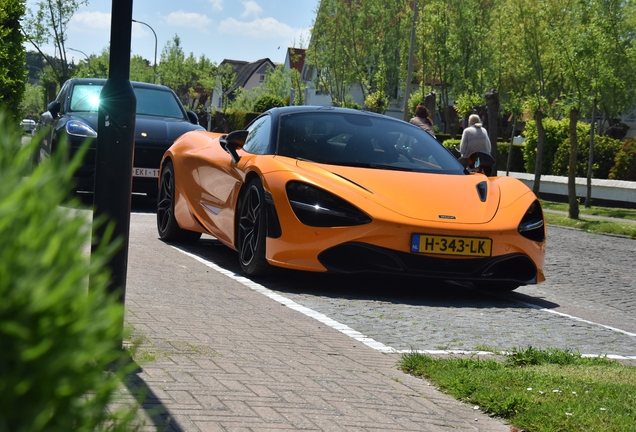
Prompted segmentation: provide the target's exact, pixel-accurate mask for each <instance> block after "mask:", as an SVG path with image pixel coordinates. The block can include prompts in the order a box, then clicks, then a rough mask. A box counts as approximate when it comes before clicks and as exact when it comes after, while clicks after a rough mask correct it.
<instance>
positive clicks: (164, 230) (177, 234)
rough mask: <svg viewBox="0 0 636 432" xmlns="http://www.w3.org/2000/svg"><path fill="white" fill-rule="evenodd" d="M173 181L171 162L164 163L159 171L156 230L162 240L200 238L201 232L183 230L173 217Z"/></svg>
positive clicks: (186, 241)
mask: <svg viewBox="0 0 636 432" xmlns="http://www.w3.org/2000/svg"><path fill="white" fill-rule="evenodd" d="M174 201H175V183H174V167H173V166H172V162H170V161H168V162H166V163H165V165H164V167H163V170H162V171H161V181H160V184H159V198H158V199H157V231H159V237H160V238H161V240H163V241H167V242H173V243H190V242H195V241H197V240H199V238H201V233H198V232H194V231H188V230H184V229H182V228H181V227H180V226H179V223H178V222H177V220H176V219H175V217H174Z"/></svg>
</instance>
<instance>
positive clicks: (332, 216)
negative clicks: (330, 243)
mask: <svg viewBox="0 0 636 432" xmlns="http://www.w3.org/2000/svg"><path fill="white" fill-rule="evenodd" d="M286 189H287V198H288V199H289V203H290V204H291V207H292V209H293V210H294V214H295V215H296V217H297V218H298V219H299V220H300V221H301V222H302V223H304V224H305V225H309V226H314V227H336V226H353V225H363V224H367V223H369V222H371V218H370V217H369V216H367V215H366V214H365V213H363V212H362V211H361V210H359V209H358V208H357V207H355V206H353V205H352V204H349V203H348V202H347V201H345V200H343V199H342V198H340V197H337V196H336V195H334V194H332V193H331V192H327V191H325V190H323V189H320V188H317V187H315V186H312V185H309V184H306V183H301V182H298V181H290V182H289V183H287V187H286Z"/></svg>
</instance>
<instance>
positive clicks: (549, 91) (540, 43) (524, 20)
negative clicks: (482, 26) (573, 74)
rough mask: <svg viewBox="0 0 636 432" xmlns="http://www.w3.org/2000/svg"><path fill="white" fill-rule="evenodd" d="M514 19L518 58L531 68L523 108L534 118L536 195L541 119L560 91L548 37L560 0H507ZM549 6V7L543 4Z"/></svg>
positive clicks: (555, 56)
mask: <svg viewBox="0 0 636 432" xmlns="http://www.w3.org/2000/svg"><path fill="white" fill-rule="evenodd" d="M509 1H511V8H510V10H511V12H512V14H513V17H514V19H513V21H514V22H516V23H517V32H518V37H519V43H518V46H519V48H520V51H521V53H522V54H523V55H522V56H521V57H520V59H521V60H522V61H523V63H522V64H523V67H526V68H528V70H531V71H532V79H531V80H529V81H527V82H526V83H524V84H525V90H524V92H523V93H525V94H527V95H528V98H527V99H526V101H525V111H526V113H528V114H529V115H530V116H531V117H533V118H534V120H535V122H536V125H537V131H538V141H537V152H536V156H535V158H536V163H535V172H534V184H533V191H534V193H535V194H537V195H538V194H539V188H540V182H541V174H542V168H543V166H542V165H543V164H542V162H543V159H542V158H543V145H544V142H545V130H544V128H543V123H542V122H543V118H544V116H545V115H546V114H547V113H548V110H549V105H550V104H549V100H554V99H556V98H557V96H558V95H559V94H560V90H559V89H558V81H557V78H558V71H559V69H558V53H557V52H556V51H555V48H554V44H553V41H552V40H551V34H550V26H551V25H552V23H551V21H552V19H551V18H552V17H551V15H550V14H551V12H552V11H553V10H554V9H555V8H558V3H559V0H546V1H544V2H541V3H537V2H535V1H533V0H509ZM549 5H552V7H546V6H549Z"/></svg>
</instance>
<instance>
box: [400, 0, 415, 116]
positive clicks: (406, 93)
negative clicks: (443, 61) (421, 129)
mask: <svg viewBox="0 0 636 432" xmlns="http://www.w3.org/2000/svg"><path fill="white" fill-rule="evenodd" d="M416 23H417V0H413V23H412V24H411V44H410V47H409V64H408V68H407V72H406V85H405V86H404V112H403V117H402V119H403V120H404V121H409V97H410V96H411V79H412V78H411V77H412V75H413V50H414V48H415V25H416Z"/></svg>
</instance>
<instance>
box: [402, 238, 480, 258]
mask: <svg viewBox="0 0 636 432" xmlns="http://www.w3.org/2000/svg"><path fill="white" fill-rule="evenodd" d="M411 252H416V253H429V254H442V255H460V256H483V257H487V256H490V255H491V254H492V240H491V239H488V238H474V237H450V236H434V235H426V234H413V236H412V238H411Z"/></svg>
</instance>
